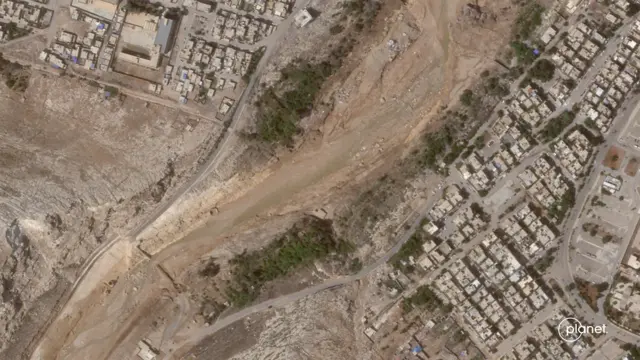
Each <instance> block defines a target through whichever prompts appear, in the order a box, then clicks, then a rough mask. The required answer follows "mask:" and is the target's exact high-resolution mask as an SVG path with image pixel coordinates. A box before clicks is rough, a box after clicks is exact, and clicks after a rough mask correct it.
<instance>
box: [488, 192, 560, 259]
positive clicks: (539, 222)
mask: <svg viewBox="0 0 640 360" xmlns="http://www.w3.org/2000/svg"><path fill="white" fill-rule="evenodd" d="M500 228H501V229H502V230H503V231H504V233H505V234H506V235H507V236H508V237H509V239H510V240H511V241H512V243H513V244H514V245H515V246H516V248H517V249H518V251H519V252H520V253H522V254H524V255H525V256H527V257H528V258H529V259H533V258H535V257H537V256H540V255H541V254H542V253H543V250H547V249H549V248H550V247H551V246H552V245H553V242H552V240H554V239H555V238H556V237H557V236H556V234H555V233H554V232H553V230H552V229H551V228H550V227H549V226H548V225H547V222H546V221H545V219H544V218H543V217H542V216H538V215H536V213H535V212H534V211H533V210H532V206H531V205H530V204H527V205H525V206H523V207H522V208H521V209H520V210H518V211H517V212H516V213H515V214H514V215H513V216H511V217H509V218H507V219H505V220H503V221H502V222H501V223H500Z"/></svg>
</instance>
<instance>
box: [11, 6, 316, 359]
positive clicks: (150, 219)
mask: <svg viewBox="0 0 640 360" xmlns="http://www.w3.org/2000/svg"><path fill="white" fill-rule="evenodd" d="M309 1H310V0H308V1H307V2H306V3H309ZM306 3H302V2H301V3H300V4H299V5H298V6H299V7H303V6H305V4H306ZM292 22H293V16H290V17H289V18H288V19H287V20H286V21H284V22H283V23H282V24H281V26H280V28H279V30H280V32H278V33H277V34H276V35H275V36H276V37H277V38H276V39H274V44H281V43H282V42H281V41H280V40H282V38H283V37H284V36H285V35H286V34H287V30H286V29H283V27H285V26H287V27H288V26H291V25H292ZM277 47H278V46H272V47H268V48H267V50H266V51H265V54H264V55H263V57H262V59H261V60H260V62H259V64H258V66H257V67H256V71H255V72H254V76H252V78H251V80H250V82H249V84H248V85H247V87H246V89H245V91H244V92H243V93H242V95H241V97H240V99H239V100H238V101H237V103H236V107H235V108H234V109H233V110H232V111H231V112H230V114H229V120H228V121H229V126H228V129H227V131H226V132H225V133H224V135H223V139H222V141H221V143H220V145H219V146H218V149H216V150H215V152H214V154H213V156H212V157H211V158H210V159H209V160H208V161H207V162H206V163H205V164H204V165H203V166H202V167H201V168H200V169H199V170H198V171H197V172H196V173H195V174H194V175H193V176H192V177H191V179H189V180H188V181H187V182H186V183H184V184H183V185H182V186H181V187H180V188H179V189H178V190H177V191H176V192H175V193H174V194H173V195H172V196H170V197H168V198H167V199H166V200H165V201H164V202H163V203H162V205H160V206H159V207H157V208H155V209H154V210H153V211H152V212H151V213H150V214H149V215H148V216H147V218H146V220H145V221H144V222H142V223H140V224H139V225H137V226H136V227H134V228H133V229H131V230H130V231H129V232H128V233H127V234H126V235H123V236H118V237H116V238H113V239H111V240H109V241H107V242H105V243H103V244H101V245H100V246H99V247H98V248H97V249H95V250H94V251H93V252H92V254H91V255H90V256H89V257H88V258H87V260H86V261H85V262H84V264H83V266H82V268H81V270H80V273H79V275H78V277H77V279H76V281H75V282H74V284H73V286H72V287H71V289H70V290H68V293H67V295H66V296H64V298H65V300H64V301H63V302H62V303H63V304H64V305H63V306H62V307H61V308H60V311H59V313H62V312H63V310H64V308H65V306H66V304H67V303H68V302H69V300H70V299H71V298H72V297H73V295H74V294H75V292H76V291H77V289H78V287H79V286H80V284H81V283H82V282H83V281H84V280H85V279H86V277H87V275H88V274H89V272H91V271H92V269H93V266H94V265H95V264H96V262H97V261H98V260H100V259H101V258H102V256H103V255H104V254H105V253H106V252H107V251H108V250H109V249H111V248H112V247H113V246H114V245H115V244H116V243H118V242H119V241H122V240H127V241H135V240H136V239H137V237H138V236H139V235H140V234H141V233H143V232H144V231H145V230H146V229H147V228H149V227H150V226H151V225H152V224H153V223H154V222H155V221H156V220H157V219H158V218H159V217H160V216H161V215H162V214H164V213H165V212H166V211H167V210H168V209H169V208H170V207H171V206H173V204H175V203H176V202H177V201H178V199H180V198H181V197H182V196H183V195H184V194H186V193H188V192H189V191H191V190H192V189H193V188H194V187H196V186H197V185H199V184H200V182H201V181H202V180H204V179H205V178H206V177H207V176H208V175H210V174H211V172H212V171H213V170H215V169H216V167H217V166H218V163H219V161H220V159H221V157H222V156H223V154H225V153H226V149H227V147H229V146H230V145H231V144H232V143H233V140H235V137H236V134H235V130H236V128H239V127H240V126H239V121H241V118H242V116H241V115H242V112H243V110H244V108H245V106H246V103H247V101H248V100H249V99H251V96H252V95H253V93H254V90H255V84H256V81H257V79H259V78H260V75H261V74H262V72H263V71H264V69H265V67H266V65H267V63H268V61H269V59H270V58H271V56H272V55H273V54H274V52H275V51H276V48H277ZM9 60H12V61H17V62H19V63H22V64H24V65H30V66H32V67H33V68H34V69H36V70H43V71H48V72H52V71H53V73H55V74H57V75H59V72H57V71H56V70H54V69H51V67H49V66H42V65H41V64H34V63H31V62H26V61H24V60H21V59H9ZM91 80H94V79H91ZM103 83H105V82H103ZM113 85H115V86H118V85H117V84H113ZM121 90H122V91H123V92H124V93H132V94H137V95H140V96H141V94H138V92H135V91H132V90H127V89H122V88H121ZM143 95H144V97H145V99H146V97H150V98H149V100H147V101H155V102H157V101H160V100H162V99H158V98H156V97H154V96H151V95H149V94H143ZM170 105H171V107H176V106H177V105H178V104H176V103H175V102H172V103H171V104H170ZM167 106H169V104H167ZM238 109H240V111H238ZM180 110H183V109H182V108H180ZM53 319H54V318H52V319H51V320H50V321H49V322H48V323H49V326H47V327H46V331H44V332H42V333H41V334H39V336H37V337H36V338H37V339H34V342H32V344H39V343H40V341H41V340H42V338H43V336H44V335H45V334H46V333H47V332H48V331H49V330H50V325H51V323H52V321H55V320H53ZM36 346H37V345H36ZM33 350H34V349H31V350H30V351H29V352H30V353H31V355H30V356H32V354H33Z"/></svg>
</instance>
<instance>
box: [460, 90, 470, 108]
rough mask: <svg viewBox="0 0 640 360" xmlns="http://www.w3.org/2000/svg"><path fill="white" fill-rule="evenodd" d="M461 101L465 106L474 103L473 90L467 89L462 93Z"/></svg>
mask: <svg viewBox="0 0 640 360" xmlns="http://www.w3.org/2000/svg"><path fill="white" fill-rule="evenodd" d="M460 102H461V103H462V104H463V105H465V106H471V104H473V91H471V90H470V89H466V90H465V91H463V92H462V95H460Z"/></svg>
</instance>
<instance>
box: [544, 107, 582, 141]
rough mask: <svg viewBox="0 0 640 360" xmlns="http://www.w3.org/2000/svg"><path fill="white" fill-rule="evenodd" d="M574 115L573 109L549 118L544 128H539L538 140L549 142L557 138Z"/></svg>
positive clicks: (569, 123)
mask: <svg viewBox="0 0 640 360" xmlns="http://www.w3.org/2000/svg"><path fill="white" fill-rule="evenodd" d="M575 117H576V114H575V113H574V112H573V111H565V112H563V113H562V114H560V115H559V116H557V117H555V118H553V119H551V120H549V121H548V122H547V124H546V125H545V126H544V128H543V129H542V130H540V133H538V136H539V138H540V140H541V141H543V142H550V141H552V140H553V139H555V138H557V137H558V136H560V134H562V132H563V131H564V129H566V128H567V127H568V126H569V125H571V123H572V122H573V119H575Z"/></svg>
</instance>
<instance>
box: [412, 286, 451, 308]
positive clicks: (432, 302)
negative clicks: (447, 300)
mask: <svg viewBox="0 0 640 360" xmlns="http://www.w3.org/2000/svg"><path fill="white" fill-rule="evenodd" d="M443 306H444V303H443V302H442V300H440V299H439V298H438V296H437V295H436V294H435V293H434V292H433V290H431V288H430V287H429V286H428V285H422V286H420V287H419V288H418V289H417V290H416V293H415V294H413V295H412V296H410V297H407V298H405V299H404V300H403V302H402V309H403V310H404V311H405V313H408V312H409V311H411V310H412V309H413V308H414V307H419V308H423V309H426V310H429V311H433V310H436V309H439V308H441V307H443ZM450 309H451V307H449V311H450Z"/></svg>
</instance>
